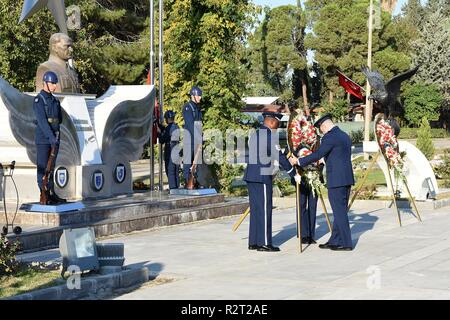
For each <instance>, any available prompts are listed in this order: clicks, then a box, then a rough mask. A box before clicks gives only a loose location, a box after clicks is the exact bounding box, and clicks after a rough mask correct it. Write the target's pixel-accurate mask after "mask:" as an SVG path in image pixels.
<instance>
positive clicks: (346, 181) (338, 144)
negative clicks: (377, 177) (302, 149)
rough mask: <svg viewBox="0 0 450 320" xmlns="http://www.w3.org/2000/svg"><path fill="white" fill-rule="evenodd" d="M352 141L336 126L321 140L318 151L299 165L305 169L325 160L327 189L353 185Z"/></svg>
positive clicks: (302, 160)
mask: <svg viewBox="0 0 450 320" xmlns="http://www.w3.org/2000/svg"><path fill="white" fill-rule="evenodd" d="M351 155H352V141H351V140H350V137H349V136H348V135H347V134H346V133H345V132H343V131H342V130H341V129H339V128H338V127H337V126H336V127H334V128H333V129H331V130H330V131H328V132H327V133H326V134H325V135H324V136H323V138H322V141H321V144H320V147H319V149H318V150H317V151H316V152H314V153H312V154H310V155H309V156H306V157H304V158H301V159H299V161H298V162H299V165H300V166H301V167H305V166H307V165H308V164H310V163H313V162H316V161H318V160H320V159H321V158H324V159H325V163H326V170H327V188H337V187H344V186H350V185H353V184H355V179H354V177H353V168H352V159H351Z"/></svg>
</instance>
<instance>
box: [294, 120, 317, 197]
mask: <svg viewBox="0 0 450 320" xmlns="http://www.w3.org/2000/svg"><path fill="white" fill-rule="evenodd" d="M288 139H289V147H290V148H291V150H292V151H293V152H294V153H295V154H296V155H297V156H298V157H299V158H303V157H306V156H308V155H310V154H311V153H312V152H313V151H312V150H313V149H314V147H315V146H316V144H317V143H318V141H319V140H318V135H317V131H316V128H315V127H314V126H313V125H312V123H311V122H310V121H308V120H307V119H306V118H305V117H304V116H303V115H302V114H301V113H300V112H299V113H297V114H294V115H293V116H291V119H290V121H289V125H288ZM319 162H320V161H318V162H317V163H313V164H310V165H308V166H306V167H304V168H303V170H302V171H301V172H300V175H301V176H302V178H304V179H305V181H306V183H307V184H308V185H309V186H310V188H311V191H312V193H313V195H314V196H317V195H319V194H320V193H321V187H323V186H324V185H323V183H322V182H321V170H320V169H319Z"/></svg>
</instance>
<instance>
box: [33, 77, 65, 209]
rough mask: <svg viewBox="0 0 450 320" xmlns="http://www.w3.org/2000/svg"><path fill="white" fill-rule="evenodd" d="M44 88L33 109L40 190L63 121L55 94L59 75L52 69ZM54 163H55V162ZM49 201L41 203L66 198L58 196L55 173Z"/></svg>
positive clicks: (59, 201) (50, 178)
mask: <svg viewBox="0 0 450 320" xmlns="http://www.w3.org/2000/svg"><path fill="white" fill-rule="evenodd" d="M42 81H43V84H44V85H43V89H42V90H41V91H40V92H39V94H38V95H37V96H36V98H35V99H34V103H33V111H34V114H35V116H36V123H37V126H36V130H35V143H36V150H37V161H36V164H37V183H38V186H39V190H40V192H41V193H42V192H44V190H43V181H42V179H43V177H44V174H45V169H46V167H47V162H48V159H49V156H50V150H51V148H52V147H54V146H56V156H55V161H56V158H57V153H58V148H59V142H60V136H59V125H60V123H61V122H62V112H61V105H60V103H59V100H58V99H57V98H55V97H54V96H53V93H54V92H55V90H56V84H57V83H58V77H57V76H56V74H55V73H54V72H52V71H47V72H45V73H44V76H43V79H42ZM53 165H54V164H53ZM48 190H49V194H48V203H41V204H59V203H64V202H66V200H64V199H62V198H60V197H58V195H57V194H56V193H55V189H54V183H53V173H51V175H50V176H49V179H48Z"/></svg>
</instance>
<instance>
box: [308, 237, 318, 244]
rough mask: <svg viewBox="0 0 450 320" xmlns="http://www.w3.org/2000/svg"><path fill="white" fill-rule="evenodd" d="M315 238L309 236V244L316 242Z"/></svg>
mask: <svg viewBox="0 0 450 320" xmlns="http://www.w3.org/2000/svg"><path fill="white" fill-rule="evenodd" d="M316 243H317V242H316V240H314V239H313V238H311V237H309V244H316Z"/></svg>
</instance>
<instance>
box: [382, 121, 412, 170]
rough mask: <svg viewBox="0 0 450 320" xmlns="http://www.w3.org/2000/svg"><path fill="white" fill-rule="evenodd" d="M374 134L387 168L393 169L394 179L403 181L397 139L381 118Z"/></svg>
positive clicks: (401, 161)
mask: <svg viewBox="0 0 450 320" xmlns="http://www.w3.org/2000/svg"><path fill="white" fill-rule="evenodd" d="M375 132H376V135H377V140H378V145H379V146H380V149H381V152H382V153H383V155H384V157H385V158H386V160H387V163H388V167H389V168H392V169H394V174H395V177H396V178H398V177H400V178H402V179H405V174H404V170H405V162H404V160H403V156H402V154H401V153H400V152H399V145H398V140H397V137H396V136H395V134H394V130H393V129H392V127H391V125H390V124H389V122H387V121H386V120H384V119H383V118H381V119H380V120H379V121H378V122H376V126H375Z"/></svg>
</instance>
